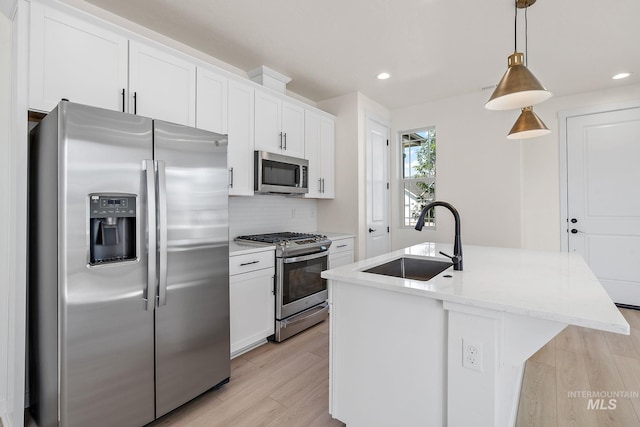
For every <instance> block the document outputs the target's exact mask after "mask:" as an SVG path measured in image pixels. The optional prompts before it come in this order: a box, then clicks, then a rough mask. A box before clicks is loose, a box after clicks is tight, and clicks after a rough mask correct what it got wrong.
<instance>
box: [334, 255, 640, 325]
mask: <svg viewBox="0 0 640 427" xmlns="http://www.w3.org/2000/svg"><path fill="white" fill-rule="evenodd" d="M439 251H443V252H445V253H447V254H452V245H451V244H444V243H422V244H419V245H415V246H411V247H409V248H405V249H401V250H398V251H394V252H390V253H388V254H385V255H380V256H377V257H374V258H369V259H366V260H363V261H359V262H356V263H354V264H349V265H346V266H343V267H339V268H335V269H332V270H327V271H324V272H323V273H322V277H324V278H326V279H331V280H336V281H345V282H350V283H356V284H359V285H362V286H370V287H375V288H379V289H386V290H389V291H393V292H402V293H408V294H415V295H417V296H422V297H427V298H433V299H439V300H443V301H450V302H455V303H459V304H465V305H469V306H475V307H482V308H487V309H492V310H496V311H503V312H508V313H513V314H519V315H524V316H528V317H536V318H541V319H547V320H553V321H559V322H562V323H567V324H573V325H578V326H583V327H587V328H593V329H600V330H603V331H609V332H616V333H621V334H627V335H628V334H629V324H628V323H627V322H626V320H625V319H624V317H623V316H622V314H620V311H619V310H618V309H617V307H616V306H615V305H614V304H613V302H612V301H611V298H610V297H609V295H608V294H607V293H606V291H605V290H604V288H603V287H602V285H601V284H600V282H599V281H598V279H597V278H596V277H595V275H594V274H593V273H592V272H591V270H590V269H589V267H588V266H587V264H586V263H585V262H584V260H583V259H582V257H581V256H580V255H578V254H575V253H569V252H547V251H533V250H525V249H509V248H495V247H484V246H470V245H464V246H463V266H464V271H454V270H453V267H450V268H448V269H447V270H445V271H443V272H442V273H440V274H438V275H437V276H435V277H433V278H432V279H431V280H429V281H420V280H410V279H403V278H398V277H391V276H383V275H379V274H372V273H364V272H362V270H366V269H368V268H371V267H373V266H376V265H379V264H383V263H385V262H388V261H391V260H393V259H396V258H399V257H402V256H409V257H429V258H437V259H441V260H445V261H447V260H448V259H447V258H445V257H443V256H442V255H440V254H439ZM445 276H451V277H445ZM338 286H339V285H338Z"/></svg>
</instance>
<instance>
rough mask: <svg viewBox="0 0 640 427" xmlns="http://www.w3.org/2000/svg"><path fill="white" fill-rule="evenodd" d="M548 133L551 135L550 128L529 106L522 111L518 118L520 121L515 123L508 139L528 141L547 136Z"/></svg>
mask: <svg viewBox="0 0 640 427" xmlns="http://www.w3.org/2000/svg"><path fill="white" fill-rule="evenodd" d="M548 133H551V131H550V130H549V128H547V126H546V125H545V124H544V122H543V121H542V120H541V119H540V117H538V115H537V114H536V113H534V112H533V107H532V106H531V105H529V106H527V107H524V108H523V109H522V112H521V113H520V117H518V120H516V122H515V123H514V125H513V127H512V128H511V131H509V135H507V138H508V139H527V138H535V137H536V136H542V135H547V134H548Z"/></svg>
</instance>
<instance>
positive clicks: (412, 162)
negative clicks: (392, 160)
mask: <svg viewBox="0 0 640 427" xmlns="http://www.w3.org/2000/svg"><path fill="white" fill-rule="evenodd" d="M401 141H402V143H401V147H402V148H401V150H402V176H401V184H402V188H401V191H402V193H403V200H404V206H403V218H404V220H403V225H404V226H405V227H413V226H415V225H416V222H417V220H418V217H419V216H420V212H421V211H422V208H424V207H425V206H426V205H427V204H428V203H430V202H432V201H434V200H435V194H436V128H435V127H430V128H425V129H421V130H417V131H411V132H405V133H403V134H402V135H401ZM424 225H425V227H435V216H434V210H433V209H430V210H429V213H428V215H427V217H426V218H425V224H424Z"/></svg>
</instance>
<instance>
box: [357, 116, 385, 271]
mask: <svg viewBox="0 0 640 427" xmlns="http://www.w3.org/2000/svg"><path fill="white" fill-rule="evenodd" d="M364 116H365V122H364V133H365V140H364V146H365V153H364V155H365V171H364V177H365V179H364V185H365V193H364V196H365V197H364V202H365V203H364V209H365V210H364V226H363V227H362V233H363V235H364V258H367V257H368V256H369V255H368V254H367V252H368V250H369V232H368V231H367V228H368V227H369V224H368V222H367V209H368V206H369V200H367V194H368V191H367V188H366V187H367V186H368V185H369V183H368V182H367V170H366V168H367V162H366V156H367V154H368V153H367V152H366V150H367V148H368V147H369V122H375V123H377V124H379V125H380V126H384V127H385V128H386V129H387V161H386V163H385V165H384V166H385V174H386V176H387V182H388V183H389V191H387V195H386V210H387V212H386V218H387V223H388V224H387V225H388V227H389V232H388V233H387V235H388V236H387V238H388V240H387V251H390V250H391V172H390V170H391V169H390V166H391V165H390V162H391V144H390V141H389V139H390V135H391V125H390V123H389V121H388V120H385V119H383V118H382V117H380V116H377V115H376V114H374V113H372V112H370V111H366V112H365V115H364ZM364 258H361V259H364Z"/></svg>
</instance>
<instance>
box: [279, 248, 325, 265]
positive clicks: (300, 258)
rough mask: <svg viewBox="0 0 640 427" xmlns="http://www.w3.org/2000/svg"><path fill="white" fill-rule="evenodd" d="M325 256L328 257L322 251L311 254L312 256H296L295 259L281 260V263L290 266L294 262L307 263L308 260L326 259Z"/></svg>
mask: <svg viewBox="0 0 640 427" xmlns="http://www.w3.org/2000/svg"><path fill="white" fill-rule="evenodd" d="M326 256H328V252H327V251H322V252H318V253H313V254H309V255H301V256H296V257H286V258H282V262H284V263H285V264H292V263H294V262H302V261H309V260H312V259H317V258H322V257H326Z"/></svg>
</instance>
